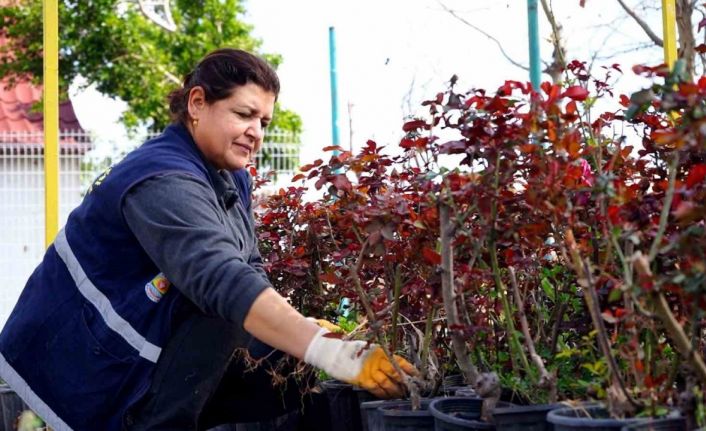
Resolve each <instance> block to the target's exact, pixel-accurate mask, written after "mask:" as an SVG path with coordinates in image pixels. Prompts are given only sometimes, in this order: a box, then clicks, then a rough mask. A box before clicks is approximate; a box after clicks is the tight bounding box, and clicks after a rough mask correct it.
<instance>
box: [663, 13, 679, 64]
mask: <svg viewBox="0 0 706 431" xmlns="http://www.w3.org/2000/svg"><path fill="white" fill-rule="evenodd" d="M676 22H677V12H676V6H675V3H674V0H662V31H663V33H664V37H663V39H664V63H665V64H666V65H667V66H669V68H670V69H671V68H672V67H673V66H674V63H675V62H676V61H677V30H676Z"/></svg>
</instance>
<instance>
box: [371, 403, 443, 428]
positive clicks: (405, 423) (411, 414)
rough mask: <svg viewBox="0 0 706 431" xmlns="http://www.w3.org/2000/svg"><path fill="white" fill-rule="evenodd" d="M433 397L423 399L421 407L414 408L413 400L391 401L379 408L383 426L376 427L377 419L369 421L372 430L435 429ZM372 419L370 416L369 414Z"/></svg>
mask: <svg viewBox="0 0 706 431" xmlns="http://www.w3.org/2000/svg"><path fill="white" fill-rule="evenodd" d="M431 401H432V400H431V399H429V398H426V399H422V400H421V408H420V409H419V410H412V402H411V401H394V400H393V401H390V402H388V403H387V404H382V405H380V406H379V407H378V408H377V411H378V412H379V413H380V415H381V419H382V420H381V422H382V427H380V428H374V427H373V423H374V422H376V421H375V420H372V421H369V422H368V425H369V426H370V428H369V430H370V431H380V430H385V431H434V418H433V417H432V416H431V413H430V412H429V404H430V403H431ZM368 419H370V416H368Z"/></svg>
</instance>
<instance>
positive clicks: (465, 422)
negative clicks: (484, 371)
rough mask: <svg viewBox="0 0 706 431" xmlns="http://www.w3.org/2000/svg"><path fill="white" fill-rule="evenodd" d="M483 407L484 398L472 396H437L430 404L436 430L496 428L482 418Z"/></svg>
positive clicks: (457, 430) (456, 430)
mask: <svg viewBox="0 0 706 431" xmlns="http://www.w3.org/2000/svg"><path fill="white" fill-rule="evenodd" d="M482 409H483V399H482V398H470V397H449V398H437V399H435V400H434V401H432V402H431V404H430V405H429V411H430V412H431V414H432V416H433V417H434V430H436V431H460V430H494V429H495V427H494V426H493V425H492V424H489V423H487V422H484V421H481V420H480V415H481V410H482Z"/></svg>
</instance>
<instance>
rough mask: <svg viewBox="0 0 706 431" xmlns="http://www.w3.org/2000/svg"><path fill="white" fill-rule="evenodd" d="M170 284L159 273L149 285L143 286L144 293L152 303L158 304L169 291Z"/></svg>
mask: <svg viewBox="0 0 706 431" xmlns="http://www.w3.org/2000/svg"><path fill="white" fill-rule="evenodd" d="M170 285H171V283H170V282H169V280H167V277H165V276H164V274H162V273H161V272H160V273H159V274H157V276H156V277H155V278H153V279H152V281H150V282H149V283H147V284H145V293H146V294H147V297H148V298H149V299H150V301H152V302H159V300H160V299H162V297H163V296H164V295H166V293H167V291H168V290H169V286H170Z"/></svg>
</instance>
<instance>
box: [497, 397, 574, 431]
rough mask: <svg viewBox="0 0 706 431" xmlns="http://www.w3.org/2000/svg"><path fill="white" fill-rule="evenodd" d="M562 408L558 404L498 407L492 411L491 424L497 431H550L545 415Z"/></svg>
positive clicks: (550, 427)
mask: <svg viewBox="0 0 706 431" xmlns="http://www.w3.org/2000/svg"><path fill="white" fill-rule="evenodd" d="M562 407H564V406H563V405H562V404H558V403H557V404H537V405H533V406H513V407H499V408H496V409H495V410H493V422H494V423H495V429H497V430H498V431H551V430H552V429H553V428H552V426H551V425H550V424H549V423H548V422H547V413H549V412H550V411H551V410H555V409H558V408H562Z"/></svg>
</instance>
